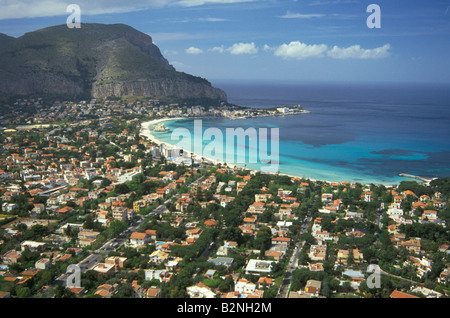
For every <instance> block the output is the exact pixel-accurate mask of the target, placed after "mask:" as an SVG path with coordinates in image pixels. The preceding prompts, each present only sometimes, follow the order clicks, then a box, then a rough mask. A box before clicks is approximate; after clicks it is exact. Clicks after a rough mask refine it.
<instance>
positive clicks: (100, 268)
mask: <svg viewBox="0 0 450 318" xmlns="http://www.w3.org/2000/svg"><path fill="white" fill-rule="evenodd" d="M92 270H94V271H96V272H98V273H101V274H106V273H112V272H114V271H115V270H116V266H115V264H111V263H109V264H106V263H97V264H96V265H95V266H94V268H93V269H92Z"/></svg>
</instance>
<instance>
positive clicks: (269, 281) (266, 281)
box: [257, 277, 275, 289]
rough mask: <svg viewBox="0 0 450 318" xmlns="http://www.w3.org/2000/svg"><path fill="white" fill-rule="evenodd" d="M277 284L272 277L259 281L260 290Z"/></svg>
mask: <svg viewBox="0 0 450 318" xmlns="http://www.w3.org/2000/svg"><path fill="white" fill-rule="evenodd" d="M274 283H275V280H274V279H273V278H270V277H260V278H259V279H258V282H257V284H258V288H260V289H262V288H265V287H271V286H272V285H273V284H274Z"/></svg>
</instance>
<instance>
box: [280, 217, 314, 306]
mask: <svg viewBox="0 0 450 318" xmlns="http://www.w3.org/2000/svg"><path fill="white" fill-rule="evenodd" d="M310 215H311V211H308V216H307V217H306V218H305V220H304V221H303V224H302V225H301V227H300V232H299V236H301V235H302V234H304V233H306V232H307V231H308V223H309V222H311V216H310ZM304 245H305V242H304V241H300V242H298V243H297V244H296V245H295V248H294V251H293V252H292V255H291V258H290V259H289V262H288V264H287V268H286V273H285V275H284V279H283V283H282V284H281V286H280V289H279V291H278V296H277V298H288V294H289V289H290V288H291V280H292V272H293V271H294V270H295V269H296V268H297V267H298V260H297V258H298V253H299V252H300V251H301V250H302V248H303V246H304Z"/></svg>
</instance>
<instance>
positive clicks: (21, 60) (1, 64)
mask: <svg viewBox="0 0 450 318" xmlns="http://www.w3.org/2000/svg"><path fill="white" fill-rule="evenodd" d="M0 94H4V95H10V96H11V95H22V96H28V95H44V94H50V95H53V96H58V97H64V98H74V97H83V98H85V97H94V98H106V97H121V96H124V95H134V96H147V97H161V96H170V97H176V98H183V99H189V98H202V99H204V98H206V99H214V100H220V101H226V100H227V96H226V94H225V92H223V91H222V90H220V89H218V88H214V87H212V85H211V83H210V82H208V81H207V80H206V79H203V78H200V77H196V76H192V75H189V74H186V73H183V72H178V71H176V70H175V68H174V67H173V66H172V65H170V64H169V62H168V61H167V60H166V59H165V58H164V56H163V55H162V54H161V52H160V50H159V48H158V47H157V46H156V45H155V44H153V41H152V38H151V37H150V36H149V35H147V34H145V33H142V32H139V31H137V30H135V29H134V28H132V27H130V26H128V25H124V24H97V23H84V24H81V28H79V29H76V28H74V29H69V28H68V27H67V26H66V25H58V26H52V27H48V28H44V29H40V30H37V31H33V32H29V33H26V34H24V35H23V36H21V37H18V38H13V37H10V36H7V35H5V34H0Z"/></svg>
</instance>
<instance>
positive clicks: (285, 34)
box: [0, 0, 450, 83]
mask: <svg viewBox="0 0 450 318" xmlns="http://www.w3.org/2000/svg"><path fill="white" fill-rule="evenodd" d="M69 4H77V5H78V6H79V8H80V17H81V27H83V23H105V24H114V23H123V24H127V25H130V26H132V27H134V28H135V29H137V30H139V31H141V32H144V33H146V34H148V35H150V36H151V37H152V39H153V41H154V43H155V44H156V45H157V46H158V47H159V48H160V50H161V52H162V54H163V55H164V56H165V57H166V58H167V60H168V61H169V63H170V64H172V65H173V66H174V67H175V68H176V69H177V70H178V71H182V72H186V73H189V74H192V75H196V76H201V77H204V78H206V79H208V80H210V81H211V82H213V83H215V82H239V81H242V82H276V83H296V82H340V83H347V82H367V83H371V82H376V83H391V82H418V83H450V0H428V1H427V0H369V1H364V0H141V1H134V0H132V1H119V0H100V1H95V0H69V1H67V2H66V1H59V0H0V33H5V34H7V35H10V36H14V37H19V36H21V35H23V34H24V33H26V32H30V31H34V30H37V29H40V28H44V27H48V26H53V25H59V24H66V22H67V18H68V17H69V15H70V14H71V12H67V6H68V5H69ZM372 4H375V5H377V10H375V11H374V10H373V9H371V7H369V5H372ZM369 8H370V10H369ZM374 23H379V24H378V25H377V27H373V24H374Z"/></svg>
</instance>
